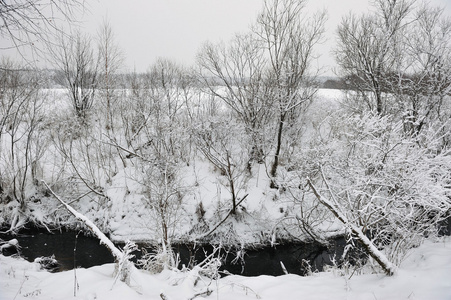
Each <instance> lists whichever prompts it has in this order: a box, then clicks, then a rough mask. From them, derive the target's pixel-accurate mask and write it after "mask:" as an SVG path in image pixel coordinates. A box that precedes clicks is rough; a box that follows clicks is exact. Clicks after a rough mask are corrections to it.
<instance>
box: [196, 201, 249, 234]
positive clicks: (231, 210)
mask: <svg viewBox="0 0 451 300" xmlns="http://www.w3.org/2000/svg"><path fill="white" fill-rule="evenodd" d="M247 196H249V194H246V195H245V196H244V197H243V199H241V200H240V201H239V202H238V203H237V204H236V206H238V205H240V204H241V203H242V202H243V201H244V200H245V199H246V198H247ZM232 212H233V208H232V209H230V210H229V212H228V213H227V215H226V216H225V218H224V219H222V221H221V222H219V223H218V224H216V226H215V227H213V229H212V230H210V231H209V232H207V233H206V234H203V235H201V236H198V237H197V238H198V239H201V238H204V237H207V236H209V235H210V234H212V233H213V232H214V231H215V230H216V229H218V227H219V226H221V225H222V223H224V222H225V221H226V220H227V218H228V217H229V216H230V215H231V214H232Z"/></svg>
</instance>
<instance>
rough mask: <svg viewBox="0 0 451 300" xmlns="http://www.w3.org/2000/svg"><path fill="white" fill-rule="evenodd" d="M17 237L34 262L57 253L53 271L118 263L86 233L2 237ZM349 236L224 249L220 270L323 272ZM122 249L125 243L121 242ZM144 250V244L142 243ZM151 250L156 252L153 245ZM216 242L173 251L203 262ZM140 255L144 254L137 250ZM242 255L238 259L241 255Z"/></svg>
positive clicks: (39, 231) (8, 252) (185, 258)
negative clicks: (239, 248) (326, 239)
mask: <svg viewBox="0 0 451 300" xmlns="http://www.w3.org/2000/svg"><path fill="white" fill-rule="evenodd" d="M14 238H15V239H17V240H18V242H19V246H20V250H19V254H20V256H22V257H23V258H25V259H26V260H28V261H30V262H32V261H34V260H35V259H36V258H39V257H50V256H52V255H53V256H54V257H55V259H56V261H57V263H58V264H57V267H55V268H54V270H53V271H64V270H71V269H73V268H74V267H77V268H78V267H82V268H89V267H92V266H96V265H102V264H105V263H112V262H114V259H113V256H112V255H111V254H110V252H109V251H108V250H107V248H106V247H105V246H103V245H101V244H100V243H99V240H98V239H97V238H95V237H92V236H87V235H85V234H83V233H82V232H77V231H70V230H58V231H53V232H52V233H49V232H48V231H46V230H43V229H36V228H35V229H28V230H22V231H21V232H19V234H17V235H16V236H11V235H6V234H0V239H2V240H4V241H8V240H11V239H14ZM345 245H346V242H345V239H344V238H342V237H340V238H336V239H333V240H331V241H330V245H329V247H326V246H324V245H321V244H318V243H287V244H282V245H277V246H274V247H272V246H269V245H268V246H261V247H258V248H251V249H245V250H240V251H237V250H233V249H232V250H231V251H226V250H224V249H223V250H221V253H220V254H221V262H222V266H221V268H220V271H226V272H227V273H231V274H240V275H244V276H258V275H273V276H278V275H283V274H284V271H283V269H282V267H281V263H280V262H282V263H283V265H284V266H285V268H286V270H287V271H288V273H291V274H299V275H305V274H306V273H308V271H309V269H310V270H311V271H321V270H322V269H323V267H324V266H325V265H331V264H332V261H331V258H332V257H334V256H336V257H341V255H342V254H343V250H344V247H345ZM117 246H118V247H120V248H122V247H123V244H118V245H117ZM138 246H139V247H140V249H142V247H144V246H143V245H138ZM146 248H147V249H150V250H148V251H152V250H151V248H148V247H146ZM213 249H214V247H213V246H212V245H203V246H202V245H196V246H194V245H193V244H177V245H174V246H173V250H174V251H175V252H176V253H178V254H179V257H180V265H183V264H184V265H186V266H189V265H190V262H193V260H194V261H195V262H197V263H199V262H201V261H202V260H203V259H204V258H205V257H206V255H208V254H210V253H211V252H212V251H213ZM2 252H3V254H4V255H11V254H14V253H15V251H14V249H13V247H10V248H4V249H3V250H2ZM134 254H135V256H136V258H140V257H141V255H142V253H141V251H137V252H135V253H134ZM237 254H238V258H237Z"/></svg>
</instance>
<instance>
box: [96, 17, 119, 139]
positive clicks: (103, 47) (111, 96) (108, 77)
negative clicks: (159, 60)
mask: <svg viewBox="0 0 451 300" xmlns="http://www.w3.org/2000/svg"><path fill="white" fill-rule="evenodd" d="M98 49H99V50H98V52H99V79H98V80H99V84H98V85H99V88H100V94H101V97H102V100H104V101H105V107H106V124H107V125H106V126H107V128H109V129H111V130H112V131H113V132H114V126H113V107H115V102H116V101H115V93H114V89H115V88H117V77H116V75H117V74H116V73H117V71H118V70H119V69H120V67H121V64H122V62H123V55H122V52H121V50H120V48H119V47H118V45H117V43H116V41H115V37H114V33H113V30H112V28H111V24H110V23H109V22H108V21H107V20H104V22H103V24H102V26H101V27H100V30H99V32H98ZM102 102H103V101H102Z"/></svg>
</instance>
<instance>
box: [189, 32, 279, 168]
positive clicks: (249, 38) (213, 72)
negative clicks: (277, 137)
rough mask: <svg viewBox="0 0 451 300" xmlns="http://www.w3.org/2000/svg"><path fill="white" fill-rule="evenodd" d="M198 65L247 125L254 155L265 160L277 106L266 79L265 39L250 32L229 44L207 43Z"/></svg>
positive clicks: (216, 92)
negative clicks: (266, 132) (266, 135)
mask: <svg viewBox="0 0 451 300" xmlns="http://www.w3.org/2000/svg"><path fill="white" fill-rule="evenodd" d="M198 64H199V66H200V67H201V70H200V73H201V74H200V77H201V78H202V81H203V83H204V85H206V86H207V87H208V90H209V92H210V93H211V94H212V95H213V96H215V97H218V98H219V99H221V100H223V101H224V103H226V104H227V106H228V107H229V108H230V109H231V110H232V111H233V112H234V113H235V114H236V117H237V118H238V120H240V121H241V122H243V124H244V125H245V128H246V133H247V134H248V135H249V136H250V137H251V141H252V143H251V144H250V147H249V150H248V151H249V152H252V155H251V157H250V158H251V159H255V160H256V161H258V162H263V156H264V153H263V149H262V148H263V145H262V144H263V140H264V128H265V127H268V125H269V124H268V123H271V122H269V120H270V116H271V115H272V112H273V109H272V108H273V107H272V103H271V101H269V99H270V98H269V97H267V94H268V90H269V87H268V86H267V85H266V83H265V81H264V76H265V71H266V64H267V61H266V58H265V53H264V48H263V45H262V42H261V41H260V40H258V39H257V38H256V36H255V35H253V34H251V33H250V34H245V35H236V36H235V37H234V38H233V39H232V40H231V41H230V42H229V44H228V45H225V44H223V43H221V44H218V45H213V44H211V43H206V44H205V45H204V46H203V48H202V50H201V52H200V53H199V55H198ZM218 85H219V86H220V87H218ZM223 87H224V88H223Z"/></svg>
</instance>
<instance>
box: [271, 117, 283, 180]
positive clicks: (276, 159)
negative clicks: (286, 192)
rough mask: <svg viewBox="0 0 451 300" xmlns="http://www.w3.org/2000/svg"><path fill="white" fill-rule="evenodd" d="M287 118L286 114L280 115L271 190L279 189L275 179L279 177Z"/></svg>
mask: <svg viewBox="0 0 451 300" xmlns="http://www.w3.org/2000/svg"><path fill="white" fill-rule="evenodd" d="M285 117H286V113H281V114H280V120H279V129H278V131H277V145H276V153H275V154H274V162H273V164H272V167H271V172H270V173H269V174H270V175H271V188H276V187H277V186H276V183H275V182H274V178H275V177H276V175H277V167H278V166H279V155H280V148H281V146H282V132H283V125H284V123H285Z"/></svg>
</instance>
